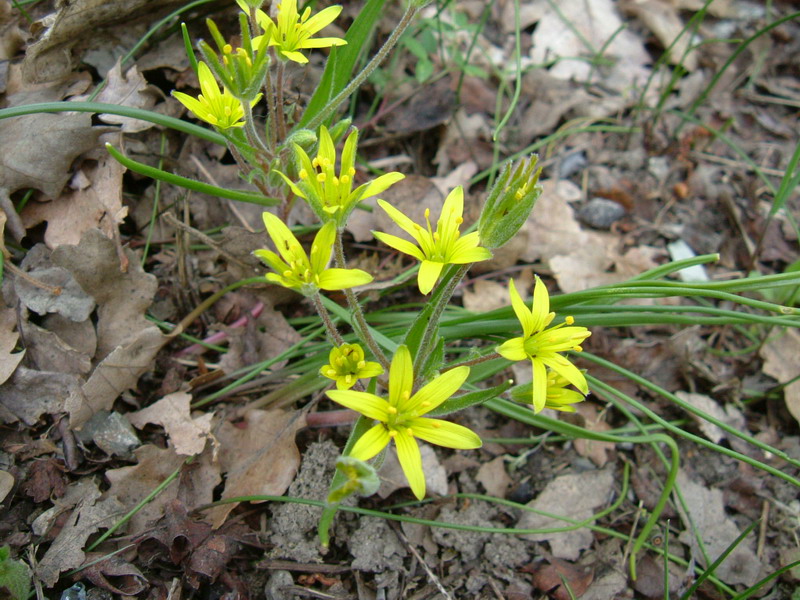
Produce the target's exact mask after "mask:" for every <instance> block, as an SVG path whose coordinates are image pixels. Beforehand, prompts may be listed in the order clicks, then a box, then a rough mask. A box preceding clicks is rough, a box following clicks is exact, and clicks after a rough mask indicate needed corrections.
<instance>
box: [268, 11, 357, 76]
mask: <svg viewBox="0 0 800 600" xmlns="http://www.w3.org/2000/svg"><path fill="white" fill-rule="evenodd" d="M340 12H342V7H341V6H329V7H328V8H326V9H324V10H322V11H320V12H318V13H317V14H316V15H314V16H313V17H312V16H311V7H308V8H306V9H305V10H304V11H303V14H302V15H300V14H299V13H298V12H297V0H281V3H280V4H278V16H277V18H276V20H275V21H277V22H273V20H272V19H270V18H269V15H267V13H265V12H264V11H263V10H259V11H257V12H256V19H257V20H258V24H259V25H260V26H261V28H262V29H263V30H264V31H266V32H267V33H266V34H265V35H269V36H270V40H269V45H270V46H275V47H276V48H277V49H278V54H279V55H280V56H281V57H282V58H283V59H284V60H293V61H294V62H298V63H307V62H308V59H307V58H306V57H305V56H304V55H303V53H302V52H299V50H305V49H308V48H327V47H329V46H343V45H344V44H346V43H347V42H346V41H344V40H343V39H341V38H335V37H330V38H312V37H311V36H313V35H314V34H315V33H317V32H318V31H320V30H321V29H323V28H325V27H327V26H328V25H330V24H331V23H332V22H333V20H334V19H335V18H336V17H338V16H339V13H340ZM260 40H261V38H260V36H259V37H257V38H253V45H255V46H258V45H259V43H260Z"/></svg>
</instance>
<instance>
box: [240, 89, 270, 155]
mask: <svg viewBox="0 0 800 600" xmlns="http://www.w3.org/2000/svg"><path fill="white" fill-rule="evenodd" d="M242 108H243V109H244V133H245V135H246V136H247V141H248V142H250V145H251V146H253V148H255V149H256V150H257V151H258V150H260V151H261V152H263V153H264V154H265V155H266V156H267V157H269V158H270V159H271V158H272V153H271V152H270V151H269V149H268V148H267V145H266V144H265V143H264V140H262V139H261V136H260V135H258V131H257V130H256V125H255V121H254V119H253V109H252V108H251V107H250V103H249V102H242Z"/></svg>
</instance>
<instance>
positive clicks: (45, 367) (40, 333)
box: [22, 320, 94, 375]
mask: <svg viewBox="0 0 800 600" xmlns="http://www.w3.org/2000/svg"><path fill="white" fill-rule="evenodd" d="M83 322H84V323H86V324H88V325H90V326H91V322H90V321H88V320H87V321H83ZM91 329H92V331H93V328H91ZM22 332H23V335H24V336H25V346H26V349H27V352H28V357H29V360H30V361H31V363H32V364H33V365H35V366H36V368H37V369H38V370H40V371H54V372H56V373H71V374H73V375H86V374H87V373H89V371H91V370H92V355H91V354H86V353H84V352H81V351H79V350H76V349H75V348H73V347H72V346H70V345H69V344H67V343H66V342H65V341H64V340H62V339H61V338H60V337H59V336H58V335H56V334H55V333H53V332H52V331H48V330H47V329H43V328H41V327H39V326H38V325H34V324H33V323H32V322H30V321H27V320H25V321H23V322H22ZM92 354H94V352H92Z"/></svg>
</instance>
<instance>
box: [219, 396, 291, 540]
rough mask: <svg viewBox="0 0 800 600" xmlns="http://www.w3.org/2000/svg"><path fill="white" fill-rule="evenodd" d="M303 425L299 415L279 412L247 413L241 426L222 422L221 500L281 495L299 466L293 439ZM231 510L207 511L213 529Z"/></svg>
mask: <svg viewBox="0 0 800 600" xmlns="http://www.w3.org/2000/svg"><path fill="white" fill-rule="evenodd" d="M304 426H305V418H304V417H303V416H302V414H300V413H297V412H284V411H282V410H250V411H248V412H247V413H246V414H245V416H244V421H243V422H242V424H241V426H236V425H233V424H232V423H228V422H225V423H223V424H222V426H221V427H220V428H219V431H218V432H217V439H218V440H219V442H220V445H221V447H222V450H221V451H220V453H219V462H220V465H221V466H222V470H223V472H224V473H225V474H226V480H225V490H224V491H223V492H222V498H233V497H236V496H254V495H258V494H265V495H273V496H280V495H281V494H283V493H284V492H285V491H286V488H288V487H289V484H290V483H291V482H292V479H294V476H295V473H296V472H297V467H298V466H299V465H300V452H299V451H298V450H297V446H296V445H295V442H294V436H295V433H296V432H297V430H298V429H300V428H302V427H304ZM234 508H236V504H224V505H222V506H217V507H215V508H213V509H212V510H210V511H209V518H211V520H212V523H213V526H214V528H215V529H216V528H218V527H220V526H221V525H222V524H223V523H224V522H225V519H226V518H227V516H228V514H229V513H230V512H231V511H232V510H233V509H234Z"/></svg>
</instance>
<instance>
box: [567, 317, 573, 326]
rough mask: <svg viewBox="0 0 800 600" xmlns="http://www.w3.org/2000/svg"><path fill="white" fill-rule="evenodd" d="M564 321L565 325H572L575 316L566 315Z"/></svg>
mask: <svg viewBox="0 0 800 600" xmlns="http://www.w3.org/2000/svg"><path fill="white" fill-rule="evenodd" d="M564 321H565V322H566V323H567V325H572V324H573V323H574V322H575V317H566V318H565V319H564Z"/></svg>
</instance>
